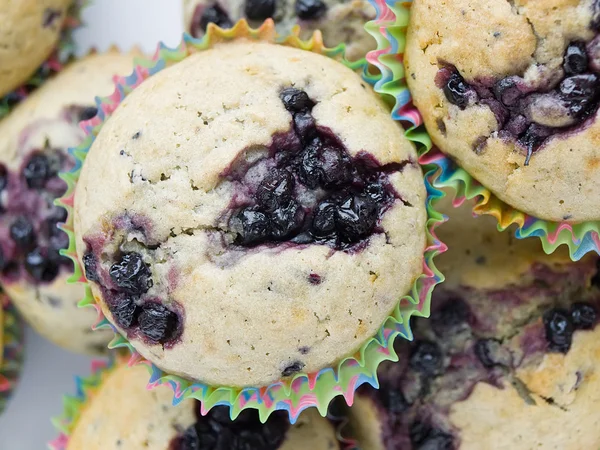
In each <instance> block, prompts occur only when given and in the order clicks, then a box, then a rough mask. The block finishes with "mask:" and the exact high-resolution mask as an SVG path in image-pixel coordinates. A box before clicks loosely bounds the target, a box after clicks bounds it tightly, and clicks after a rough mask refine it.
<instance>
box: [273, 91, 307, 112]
mask: <svg viewBox="0 0 600 450" xmlns="http://www.w3.org/2000/svg"><path fill="white" fill-rule="evenodd" d="M279 98H281V101H282V102H283V106H285V109H287V110H288V111H289V112H291V113H299V112H305V111H310V110H311V109H312V108H313V106H314V105H315V104H314V102H313V101H312V100H311V99H310V98H309V96H308V94H307V93H306V92H304V91H301V90H300V89H296V88H286V89H284V90H283V91H281V94H280V95H279Z"/></svg>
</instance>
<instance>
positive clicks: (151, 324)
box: [138, 303, 178, 344]
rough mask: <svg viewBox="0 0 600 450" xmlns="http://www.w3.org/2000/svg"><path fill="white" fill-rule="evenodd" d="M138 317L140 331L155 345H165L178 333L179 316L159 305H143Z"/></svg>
mask: <svg viewBox="0 0 600 450" xmlns="http://www.w3.org/2000/svg"><path fill="white" fill-rule="evenodd" d="M141 308H142V311H141V312H140V314H139V316H138V322H139V325H140V331H141V332H142V334H143V335H144V336H145V337H147V338H148V340H150V341H151V342H153V343H161V344H164V343H165V342H166V341H168V340H169V339H170V338H172V337H173V336H174V334H175V332H176V331H177V325H178V319H177V315H176V314H175V313H173V312H171V311H169V310H168V309H167V308H165V307H164V306H163V305H160V304H158V303H147V304H145V305H143V306H142V307H141Z"/></svg>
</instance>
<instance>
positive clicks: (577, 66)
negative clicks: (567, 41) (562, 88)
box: [563, 42, 588, 75]
mask: <svg viewBox="0 0 600 450" xmlns="http://www.w3.org/2000/svg"><path fill="white" fill-rule="evenodd" d="M587 68H588V56H587V53H586V51H585V44H584V43H583V42H573V43H572V44H571V45H569V46H568V47H567V51H566V52H565V60H564V62H563V69H564V70H565V73H566V74H567V75H578V74H580V73H584V72H585V71H586V70H587Z"/></svg>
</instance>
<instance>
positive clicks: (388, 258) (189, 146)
mask: <svg viewBox="0 0 600 450" xmlns="http://www.w3.org/2000/svg"><path fill="white" fill-rule="evenodd" d="M206 67H211V68H212V69H213V70H205V68H206ZM214 73H219V76H218V77H215V76H214ZM425 198H426V192H425V188H424V184H423V178H422V173H421V170H420V167H419V165H418V163H417V155H416V151H415V148H414V147H413V145H412V144H411V143H410V141H408V140H407V139H406V138H405V137H404V134H403V131H402V129H401V128H400V127H399V125H398V124H397V123H396V122H394V121H393V120H392V119H391V117H390V115H389V111H388V110H387V109H386V107H385V106H384V105H383V103H381V102H380V100H379V99H378V98H377V97H376V96H375V94H374V93H373V92H372V90H371V89H370V88H369V86H367V85H366V84H365V83H364V82H363V81H362V80H361V79H360V77H358V76H357V75H356V74H355V73H354V72H352V71H351V70H349V69H347V68H346V67H345V66H343V65H341V64H339V63H337V62H335V61H333V60H331V59H329V58H326V57H324V56H321V55H317V54H314V53H311V52H306V51H302V50H298V49H293V48H289V47H284V46H277V45H272V44H266V43H250V42H246V41H237V42H233V43H229V44H223V45H218V46H216V47H215V48H213V49H210V50H207V51H203V52H200V53H198V54H195V55H192V56H189V57H188V58H187V59H186V60H184V61H183V62H180V63H178V64H176V65H174V66H172V67H170V68H167V69H165V70H164V71H162V72H160V73H158V74H157V75H155V76H153V77H152V78H150V79H148V80H146V81H145V82H144V83H142V84H141V86H140V87H139V88H137V89H135V90H134V91H133V93H131V94H130V95H129V96H128V97H127V98H126V99H125V100H124V101H123V102H122V103H121V104H120V105H119V106H118V107H117V109H116V111H115V113H114V114H113V115H112V116H111V117H110V119H109V120H108V121H107V123H106V124H105V125H104V127H103V129H102V130H101V131H100V133H99V135H98V137H97V138H96V140H95V142H94V143H93V144H92V146H91V149H90V151H89V154H88V156H87V159H86V161H85V163H84V165H83V169H82V172H81V177H80V179H79V182H78V188H77V191H76V195H75V206H74V226H75V231H76V233H75V234H76V238H77V242H76V244H77V253H78V255H79V257H80V259H81V263H82V264H83V266H84V268H85V272H86V276H87V279H88V280H90V282H91V283H90V284H91V287H92V291H93V293H94V296H95V297H96V299H97V301H98V302H99V304H100V305H101V306H102V308H103V310H104V312H105V314H106V315H107V317H108V319H109V320H110V321H111V322H112V323H114V324H115V325H116V327H117V328H118V329H119V330H120V331H121V332H122V333H123V334H124V335H126V336H127V337H128V339H129V340H130V341H131V342H132V344H133V345H134V347H135V348H136V349H137V350H138V351H139V352H140V353H141V354H142V355H143V356H144V357H146V358H147V359H149V360H150V361H152V362H153V363H155V364H156V365H157V366H159V367H160V368H162V369H163V370H164V371H166V372H168V373H172V374H177V375H180V376H185V377H188V378H191V379H195V380H202V381H203V382H205V383H209V384H218V385H231V386H237V387H239V386H264V385H267V384H269V383H272V382H275V381H277V380H279V379H281V377H287V376H291V375H294V374H296V373H297V372H301V371H305V372H307V373H311V372H315V371H318V370H320V369H322V368H323V367H327V366H330V365H332V364H334V363H335V362H337V361H338V360H340V359H341V358H342V357H345V356H347V355H350V354H352V353H354V352H355V351H356V350H357V349H358V348H359V347H360V346H361V344H362V343H363V342H364V341H366V340H367V339H368V338H370V337H371V336H373V335H374V334H375V333H376V332H377V330H378V329H379V327H380V326H381V324H382V323H383V322H384V320H385V319H386V318H387V317H388V315H389V314H390V312H391V311H392V310H393V308H394V307H395V305H396V304H397V302H398V300H399V299H400V297H401V296H402V295H404V294H406V293H407V292H408V291H409V290H410V288H411V286H412V285H413V283H414V281H415V279H416V278H417V277H418V276H419V275H420V274H421V269H422V264H423V252H424V247H425V222H426V211H425Z"/></svg>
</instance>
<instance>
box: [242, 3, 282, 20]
mask: <svg viewBox="0 0 600 450" xmlns="http://www.w3.org/2000/svg"><path fill="white" fill-rule="evenodd" d="M244 13H245V14H246V17H247V18H248V19H250V20H266V19H268V18H270V17H273V14H275V0H246V6H245V8H244Z"/></svg>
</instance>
